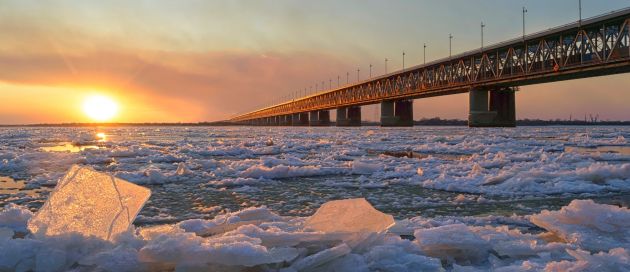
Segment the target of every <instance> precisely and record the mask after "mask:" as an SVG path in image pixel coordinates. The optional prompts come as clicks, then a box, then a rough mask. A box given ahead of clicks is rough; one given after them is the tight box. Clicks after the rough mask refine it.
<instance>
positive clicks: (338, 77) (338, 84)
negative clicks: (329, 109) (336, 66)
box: [337, 75, 341, 88]
mask: <svg viewBox="0 0 630 272" xmlns="http://www.w3.org/2000/svg"><path fill="white" fill-rule="evenodd" d="M340 78H341V77H340V76H339V75H337V88H339V87H340V86H341V84H340V83H339V79H340Z"/></svg>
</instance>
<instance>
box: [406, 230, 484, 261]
mask: <svg viewBox="0 0 630 272" xmlns="http://www.w3.org/2000/svg"><path fill="white" fill-rule="evenodd" d="M414 236H415V237H416V241H417V243H418V245H419V246H420V248H421V249H422V250H423V251H424V252H425V253H426V255H428V256H431V257H436V258H440V259H442V260H446V261H448V262H451V263H452V262H456V263H458V264H465V265H469V264H478V263H481V262H483V261H485V260H486V259H487V258H488V253H489V251H490V244H488V242H487V241H486V240H484V239H483V238H481V237H480V236H479V235H477V234H476V233H474V232H473V231H472V230H471V229H470V228H469V227H468V226H466V225H464V224H452V225H445V226H440V227H435V228H428V229H417V230H416V231H415V232H414Z"/></svg>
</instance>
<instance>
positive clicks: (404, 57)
mask: <svg viewBox="0 0 630 272" xmlns="http://www.w3.org/2000/svg"><path fill="white" fill-rule="evenodd" d="M402 69H403V70H405V51H403V67H402Z"/></svg>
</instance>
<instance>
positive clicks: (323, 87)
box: [322, 81, 326, 91]
mask: <svg viewBox="0 0 630 272" xmlns="http://www.w3.org/2000/svg"><path fill="white" fill-rule="evenodd" d="M324 88H326V86H324V81H322V91H323V90H324Z"/></svg>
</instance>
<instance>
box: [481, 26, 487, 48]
mask: <svg viewBox="0 0 630 272" xmlns="http://www.w3.org/2000/svg"><path fill="white" fill-rule="evenodd" d="M484 27H486V25H484V24H483V21H482V22H481V51H483V28H484Z"/></svg>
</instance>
